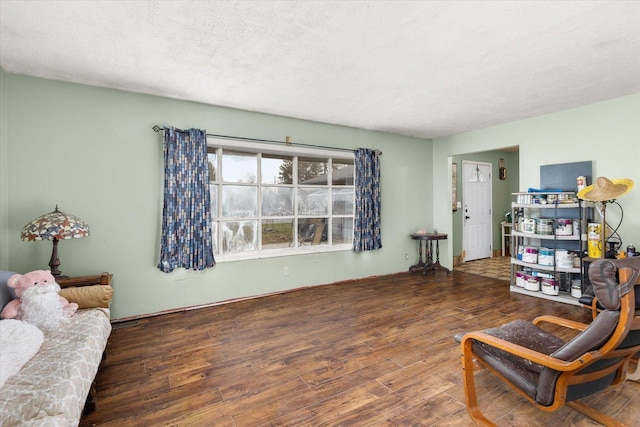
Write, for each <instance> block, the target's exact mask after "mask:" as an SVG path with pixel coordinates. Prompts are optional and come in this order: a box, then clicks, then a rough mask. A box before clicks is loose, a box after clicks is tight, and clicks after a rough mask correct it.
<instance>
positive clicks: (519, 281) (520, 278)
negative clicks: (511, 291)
mask: <svg viewBox="0 0 640 427" xmlns="http://www.w3.org/2000/svg"><path fill="white" fill-rule="evenodd" d="M516 286H517V287H519V288H524V273H523V272H522V271H516Z"/></svg>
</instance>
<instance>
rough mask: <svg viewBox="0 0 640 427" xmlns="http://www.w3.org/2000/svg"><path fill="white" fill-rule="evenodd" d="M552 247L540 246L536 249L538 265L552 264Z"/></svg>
mask: <svg viewBox="0 0 640 427" xmlns="http://www.w3.org/2000/svg"><path fill="white" fill-rule="evenodd" d="M553 253H554V251H553V249H549V248H540V249H539V250H538V264H540V265H547V266H552V265H553Z"/></svg>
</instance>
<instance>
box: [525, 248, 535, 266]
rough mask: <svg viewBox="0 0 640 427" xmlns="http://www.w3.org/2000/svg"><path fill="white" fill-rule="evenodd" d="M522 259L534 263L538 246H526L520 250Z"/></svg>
mask: <svg viewBox="0 0 640 427" xmlns="http://www.w3.org/2000/svg"><path fill="white" fill-rule="evenodd" d="M522 261H524V262H530V263H532V264H535V263H537V262H538V248H535V247H533V246H526V247H525V248H524V250H523V252H522Z"/></svg>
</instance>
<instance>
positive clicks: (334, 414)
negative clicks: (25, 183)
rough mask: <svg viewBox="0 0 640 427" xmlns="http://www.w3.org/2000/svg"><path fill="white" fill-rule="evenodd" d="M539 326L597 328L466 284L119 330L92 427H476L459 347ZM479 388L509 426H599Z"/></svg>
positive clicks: (342, 294) (567, 313)
mask: <svg viewBox="0 0 640 427" xmlns="http://www.w3.org/2000/svg"><path fill="white" fill-rule="evenodd" d="M212 286H218V285H216V284H212ZM540 314H555V315H559V316H564V317H566V318H570V319H574V320H579V321H588V320H589V313H588V312H587V310H585V309H582V308H580V307H577V306H572V305H567V304H561V303H555V302H551V301H546V300H542V299H538V298H532V297H528V296H525V295H519V294H512V293H510V292H509V291H508V283H507V282H506V281H502V280H496V279H493V278H486V277H481V276H478V275H473V274H468V273H462V272H457V271H454V272H452V273H451V274H450V275H449V276H447V275H446V274H445V273H444V272H435V274H434V273H433V272H432V273H430V274H428V275H427V277H426V278H423V277H422V275H421V274H419V273H414V274H413V275H410V274H398V275H392V276H385V277H380V278H370V279H364V280H360V281H354V282H347V283H340V284H333V285H327V286H320V287H313V288H308V289H303V290H298V291H293V292H288V293H284V294H281V295H273V296H268V297H263V298H257V299H252V300H247V301H242V302H235V303H230V304H226V305H220V306H216V307H210V308H203V309H198V310H192V311H187V312H181V313H175V314H167V315H162V316H157V317H153V318H148V319H142V320H138V321H132V322H126V323H119V324H115V325H114V331H113V333H112V335H111V338H110V340H109V344H108V347H107V351H108V353H107V359H106V360H105V362H104V364H103V368H102V370H101V371H100V373H99V374H98V376H97V378H96V382H97V394H98V410H97V411H96V412H94V413H92V414H89V415H87V416H85V417H84V418H83V419H82V420H81V423H80V426H83V427H84V426H94V425H95V426H156V425H170V426H234V427H235V426H319V425H322V426H334V425H336V426H337V425H342V426H359V425H362V426H405V425H407V426H408V425H411V426H468V425H472V422H471V421H470V418H469V417H468V415H467V413H466V409H465V403H464V392H463V388H462V380H461V374H460V360H459V348H458V344H457V343H456V342H455V341H454V339H453V335H454V334H455V333H457V332H460V331H465V330H477V329H482V328H487V327H491V326H496V325H499V324H502V323H505V322H507V321H510V320H513V319H518V318H520V319H529V320H530V319H533V318H534V317H535V316H537V315H540ZM476 377H477V386H478V389H479V393H478V396H479V399H480V405H481V408H483V409H484V410H485V411H486V413H487V414H488V415H489V416H490V417H492V419H493V420H494V421H495V422H496V423H497V424H498V425H500V426H559V425H562V426H593V425H597V424H596V423H595V422H592V421H591V420H589V419H588V418H586V417H584V416H583V415H581V414H579V413H577V412H575V411H573V410H571V409H570V408H563V409H561V410H559V411H557V412H555V413H546V412H543V411H541V410H539V409H536V408H534V407H533V406H531V405H530V404H528V403H527V402H525V401H524V399H522V398H519V397H517V396H516V395H515V394H514V393H513V392H511V391H510V390H509V388H508V387H506V386H504V385H503V384H502V383H501V382H500V381H499V380H496V378H495V377H493V376H492V375H489V374H488V373H487V372H480V373H478V374H476ZM639 395H640V383H635V382H630V381H626V382H624V383H623V384H622V385H620V386H618V387H616V388H615V389H613V390H611V391H608V392H606V393H604V394H602V395H598V396H597V397H590V398H588V399H585V401H586V402H587V403H589V404H592V405H594V406H596V407H598V408H600V409H602V410H603V411H605V412H607V413H608V414H610V415H614V416H617V417H618V418H619V419H621V420H622V421H624V422H625V423H626V424H627V425H629V426H640V400H639V399H638V396H639Z"/></svg>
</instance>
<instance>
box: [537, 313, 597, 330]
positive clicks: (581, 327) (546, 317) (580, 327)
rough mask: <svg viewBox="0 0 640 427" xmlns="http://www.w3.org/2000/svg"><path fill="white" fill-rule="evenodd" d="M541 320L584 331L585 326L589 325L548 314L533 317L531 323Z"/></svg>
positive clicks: (540, 321)
mask: <svg viewBox="0 0 640 427" xmlns="http://www.w3.org/2000/svg"><path fill="white" fill-rule="evenodd" d="M542 322H547V323H552V324H554V325H558V326H564V327H565V328H570V329H576V330H578V331H584V330H585V329H587V327H589V325H586V324H584V323H582V322H576V321H573V320H569V319H565V318H563V317H558V316H550V315H544V316H538V317H536V318H535V319H533V322H531V323H533V324H534V325H537V324H539V323H542Z"/></svg>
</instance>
